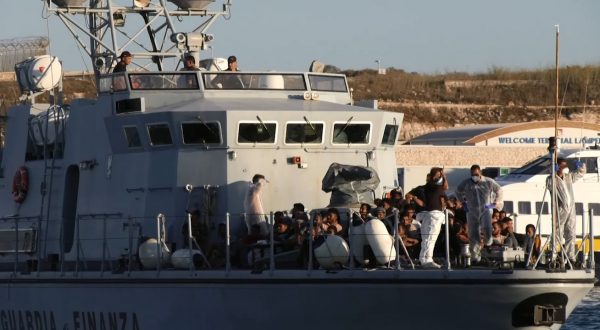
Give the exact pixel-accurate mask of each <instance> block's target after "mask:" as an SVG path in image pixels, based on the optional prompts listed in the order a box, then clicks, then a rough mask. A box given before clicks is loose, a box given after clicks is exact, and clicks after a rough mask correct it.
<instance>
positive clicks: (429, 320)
mask: <svg viewBox="0 0 600 330" xmlns="http://www.w3.org/2000/svg"><path fill="white" fill-rule="evenodd" d="M170 2H172V3H173V4H167V3H166V2H165V1H164V0H158V1H156V0H155V1H153V2H150V1H147V0H146V1H143V0H135V1H133V3H131V2H130V1H125V0H123V1H116V0H91V1H89V2H86V1H84V0H52V1H51V2H50V1H44V2H43V5H44V7H45V11H46V12H47V13H48V14H49V15H46V16H51V17H58V19H60V20H61V21H62V22H64V23H65V25H66V26H67V28H68V30H69V31H70V32H71V33H73V34H74V35H75V36H76V38H75V40H76V41H77V42H78V43H80V44H81V46H82V48H83V49H84V50H85V51H87V52H88V54H89V55H90V58H91V60H92V63H93V64H94V66H95V70H96V73H97V88H98V95H97V98H96V99H93V100H87V99H81V100H73V101H72V102H70V104H64V103H63V102H61V98H60V88H58V89H56V88H55V86H57V85H58V86H60V79H59V78H60V76H61V75H60V67H59V65H58V61H57V59H56V58H54V57H51V56H49V57H42V58H33V59H30V60H28V61H26V62H25V63H21V64H20V65H19V66H18V67H17V76H18V77H19V83H20V86H21V89H22V91H23V92H24V96H23V98H22V99H23V102H22V103H21V104H20V105H18V106H16V107H14V108H12V109H10V111H9V113H8V119H7V132H6V141H5V145H4V150H3V158H2V163H1V168H2V173H3V175H2V178H1V187H0V196H4V197H3V198H0V209H2V210H3V211H4V213H5V214H4V215H3V217H2V218H1V220H2V221H0V236H1V239H0V248H1V252H2V253H1V255H0V265H1V266H2V272H1V273H0V281H1V282H2V283H3V284H4V290H2V291H1V293H0V326H1V327H2V329H240V328H242V327H243V328H244V329H271V328H279V327H281V326H282V325H283V326H285V327H286V328H287V329H306V328H310V329H331V328H336V329H362V328H364V327H369V328H374V329H397V328H400V327H418V328H421V329H439V328H444V329H463V328H465V326H467V327H469V328H473V329H484V328H485V329H508V328H514V327H519V328H524V329H537V328H540V329H541V328H543V329H547V328H552V329H558V328H559V327H560V325H561V324H562V323H564V322H565V320H566V319H567V317H568V316H569V314H570V313H571V312H572V311H573V309H574V308H575V307H576V306H577V304H578V303H579V302H580V301H581V300H582V299H583V297H584V296H585V295H586V294H587V292H589V290H590V289H591V288H592V286H593V284H594V274H593V261H592V260H590V263H589V264H588V265H587V266H586V267H585V268H584V269H577V270H574V269H568V268H567V269H564V268H559V269H556V270H554V269H539V268H538V269H537V270H530V269H524V268H513V267H508V268H507V267H504V268H497V267H496V268H484V267H480V268H472V269H453V268H452V266H451V264H450V263H446V265H445V267H444V268H442V269H440V270H424V269H419V268H418V267H414V266H413V265H410V264H403V263H401V262H400V259H399V255H400V253H393V254H392V253H391V252H390V255H389V256H387V259H386V260H387V261H388V262H387V264H386V265H381V266H380V267H378V268H366V267H364V266H357V264H356V263H355V260H354V258H353V256H352V255H351V251H353V250H354V249H348V248H347V247H348V246H352V241H350V242H345V241H344V242H339V241H338V243H340V244H339V245H338V246H337V247H336V249H337V250H338V251H342V252H343V251H346V252H345V253H350V255H348V254H346V255H344V256H342V257H344V258H343V260H344V262H339V261H338V262H337V264H336V267H325V268H326V269H321V268H316V267H313V266H314V265H315V263H314V260H312V259H313V255H312V254H311V253H309V256H308V258H309V260H308V266H307V267H280V263H279V260H280V258H281V255H282V254H281V253H279V252H278V251H277V246H275V243H274V240H273V239H270V240H268V241H267V242H266V243H265V242H263V243H261V242H258V243H256V244H255V245H253V246H252V248H253V249H258V250H259V252H260V253H264V254H265V255H266V257H265V258H264V260H262V261H263V262H262V263H258V264H255V265H253V267H252V268H250V269H249V268H245V267H242V266H235V265H232V263H231V261H230V259H231V258H230V255H231V253H232V250H233V247H232V245H234V240H232V239H231V237H232V236H233V235H234V234H237V233H238V228H240V227H241V224H242V222H243V221H242V220H241V217H242V213H243V211H244V209H243V206H242V201H243V198H244V194H245V193H246V190H247V189H248V181H249V180H250V178H251V177H252V176H253V175H254V174H256V173H260V174H263V175H265V176H266V178H267V179H269V180H270V183H269V184H268V185H267V187H266V188H265V189H264V191H263V194H262V199H263V202H264V208H265V210H268V212H269V211H270V210H281V209H286V208H288V207H290V206H291V205H292V203H295V202H298V201H301V202H303V203H304V204H305V205H306V206H307V207H308V208H310V209H316V208H320V207H323V206H326V205H328V204H329V201H330V198H329V195H328V194H327V193H325V192H323V191H322V190H321V178H323V176H324V175H325V173H326V172H327V170H328V169H329V168H330V165H331V164H332V163H339V164H346V165H350V166H360V167H361V168H366V169H369V170H370V171H372V173H377V174H378V175H377V176H378V178H379V184H378V185H377V187H376V188H375V189H374V194H377V195H380V194H382V193H383V192H384V191H385V190H389V189H391V188H392V187H394V186H396V185H397V182H396V181H395V154H394V145H395V144H396V140H397V137H398V133H399V127H400V125H401V123H402V119H403V116H402V114H401V113H392V112H385V111H379V110H376V109H373V108H362V107H357V106H353V105H352V97H351V93H350V90H349V88H348V84H347V81H346V78H345V77H344V76H343V75H334V74H325V73H320V72H318V71H319V70H313V71H314V72H313V71H311V72H301V73H294V72H290V73H288V72H285V73H284V72H236V73H232V72H221V71H219V70H218V61H213V62H215V63H216V64H215V65H214V66H213V67H212V68H211V70H210V71H168V69H167V68H169V65H172V66H171V68H173V69H175V68H176V66H175V64H174V63H177V60H179V59H181V58H182V57H183V56H184V54H186V53H192V54H196V55H197V56H196V58H199V56H198V54H199V52H201V51H203V50H206V49H207V47H208V43H209V42H210V40H211V39H212V36H211V35H209V34H207V33H206V32H207V29H208V28H209V27H210V25H211V24H213V23H214V22H215V21H216V20H217V19H218V18H219V17H229V16H230V7H231V5H232V4H231V2H230V1H228V2H225V3H224V4H223V6H222V7H219V8H217V9H218V10H213V7H215V6H216V4H213V2H214V1H213V0H170ZM135 17H138V18H139V21H138V23H137V25H136V24H135V21H134V20H133V19H134V18H135ZM126 18H127V20H126ZM186 20H198V21H200V23H198V25H197V26H196V27H195V28H192V29H190V30H188V31H192V32H187V33H184V32H178V29H177V24H179V23H180V21H186ZM127 24H130V25H133V26H130V27H129V30H127V28H128V26H129V25H127ZM184 26H187V27H188V28H189V26H190V25H184ZM79 34H81V35H79ZM86 39H89V40H90V44H89V45H86V44H84V43H83V40H86ZM138 46H139V48H138V49H137V50H136V49H134V48H135V47H138ZM126 48H127V49H128V51H130V52H132V53H133V54H134V59H135V63H134V64H133V65H137V68H139V69H143V68H146V66H145V64H144V61H145V60H147V62H151V63H153V64H154V65H155V67H156V68H157V70H156V71H147V70H133V69H132V68H131V67H130V68H129V72H124V73H115V74H111V73H110V71H111V67H112V66H113V65H114V63H115V61H116V58H117V56H118V55H119V54H120V53H121V52H122V51H123V50H125V49H126ZM146 64H147V63H146ZM317 67H318V66H314V68H315V69H316V68H317ZM232 80H233V83H231V84H229V82H231V81H232ZM47 90H53V91H55V92H54V94H53V95H52V98H51V99H52V100H53V102H52V103H51V104H41V103H35V102H34V100H35V96H36V95H37V94H38V93H42V92H44V91H47ZM349 186H351V187H352V186H353V183H352V182H350V183H349ZM351 212H353V211H352V210H351V209H350V208H341V213H342V214H347V216H346V219H345V225H346V226H347V225H348V217H349V216H350V214H351ZM191 213H194V215H193V216H194V217H197V219H198V221H200V223H203V224H205V225H206V226H205V229H206V228H208V229H211V228H212V230H211V232H210V234H211V235H212V236H213V238H214V237H215V236H217V234H216V233H215V231H216V229H214V228H213V226H217V225H218V228H219V229H220V230H222V232H219V234H223V232H224V234H225V235H224V245H225V262H224V265H222V266H221V265H216V264H215V265H214V266H213V265H210V263H209V262H207V260H205V259H204V258H206V253H205V252H206V251H203V249H202V247H198V245H197V244H195V243H194V237H192V236H191V235H189V234H188V236H187V237H183V236H184V235H182V228H185V227H187V228H189V227H191V222H192V220H191V219H192V218H193V216H192V214H191ZM269 213H270V212H269ZM269 218H270V219H272V218H273V217H272V216H271V215H270V214H269ZM396 221H397V220H396ZM271 223H272V221H271ZM309 223H313V222H312V221H309ZM343 223H344V222H343ZM309 226H310V225H309ZM271 228H272V226H271ZM191 232H192V230H191V229H188V233H191ZM592 232H593V229H592ZM272 235H273V230H271V231H270V236H271V237H272ZM446 235H448V234H447V232H446ZM220 237H221V238H223V236H220ZM350 237H352V235H350ZM393 238H394V252H395V251H401V250H400V242H401V240H399V239H398V237H397V235H396V234H395V235H394V237H393ZM328 241H329V237H326V238H325V243H321V244H327V242H328ZM446 241H447V240H446ZM185 242H187V243H188V245H187V247H184V244H185ZM308 244H309V251H311V250H312V249H313V247H316V246H313V245H316V244H318V243H317V241H316V240H315V241H313V240H312V239H309V240H308ZM325 246H326V247H328V246H329V245H325ZM340 246H341V248H339V247H340ZM180 251H181V252H180ZM448 251H449V249H448V248H446V253H448ZM171 252H173V257H171V256H170V253H171ZM178 252H180V253H179V254H178ZM326 252H327V251H325V253H324V258H327V257H328V256H327V253H326ZM315 254H316V253H315ZM392 255H393V256H394V257H393V258H392V257H391V256H392ZM175 256H178V257H177V258H176V257H175ZM195 256H198V258H196V257H195ZM316 257H317V258H318V256H316ZM322 257H323V255H322ZM329 257H336V258H338V257H340V255H331V253H330V255H329ZM379 257H381V256H378V259H379ZM382 257H384V258H386V256H382ZM197 259H200V260H199V262H197V261H198V260H197ZM446 259H447V260H449V258H446ZM324 260H325V259H321V260H320V261H321V265H322V266H323V265H325V264H327V263H326V262H324ZM466 311H469V313H472V312H476V313H477V315H479V316H478V317H471V318H469V319H468V320H465V319H464V317H463V315H464V313H465V312H466Z"/></svg>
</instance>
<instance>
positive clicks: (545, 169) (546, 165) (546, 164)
mask: <svg viewBox="0 0 600 330" xmlns="http://www.w3.org/2000/svg"><path fill="white" fill-rule="evenodd" d="M551 164H552V160H551V159H550V158H547V157H544V158H538V159H536V160H534V161H532V162H530V163H529V164H526V165H525V166H523V167H521V168H519V169H516V170H514V171H512V172H511V174H525V175H536V174H546V175H548V174H550V170H551V168H550V165H551Z"/></svg>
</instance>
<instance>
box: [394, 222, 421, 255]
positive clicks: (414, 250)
mask: <svg viewBox="0 0 600 330" xmlns="http://www.w3.org/2000/svg"><path fill="white" fill-rule="evenodd" d="M398 237H400V239H401V240H402V243H404V246H405V247H406V250H407V251H408V256H407V257H409V258H411V259H416V258H417V257H418V256H419V252H420V251H421V242H420V241H419V240H418V239H416V238H413V237H410V236H409V235H407V232H406V227H405V226H404V225H400V226H398ZM400 251H401V253H400V254H404V251H403V249H402V248H400Z"/></svg>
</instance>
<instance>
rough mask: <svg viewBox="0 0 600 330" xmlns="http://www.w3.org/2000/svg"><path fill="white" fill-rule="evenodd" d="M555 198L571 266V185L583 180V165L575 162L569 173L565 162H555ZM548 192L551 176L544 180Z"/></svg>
mask: <svg viewBox="0 0 600 330" xmlns="http://www.w3.org/2000/svg"><path fill="white" fill-rule="evenodd" d="M556 165H557V170H556V197H557V202H558V207H557V210H558V226H559V229H560V233H561V234H562V236H563V238H564V240H565V244H564V251H565V252H566V254H567V257H568V258H569V260H570V261H571V264H572V265H573V264H574V263H575V261H576V260H575V259H576V258H575V257H576V256H577V249H576V247H575V198H574V197H575V195H573V183H575V182H577V181H579V180H580V179H581V178H583V175H584V174H585V173H586V167H585V163H581V162H579V161H578V162H577V163H576V166H577V169H576V170H575V172H573V173H569V166H568V164H567V160H566V159H563V158H558V159H557V160H556ZM546 186H547V187H548V191H550V194H552V175H550V176H548V178H547V179H546Z"/></svg>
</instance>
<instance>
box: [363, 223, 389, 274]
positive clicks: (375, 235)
mask: <svg viewBox="0 0 600 330" xmlns="http://www.w3.org/2000/svg"><path fill="white" fill-rule="evenodd" d="M365 235H366V236H367V241H368V242H369V245H370V246H371V249H372V250H373V254H375V258H376V259H377V262H378V263H379V264H387V263H388V262H390V261H392V260H394V259H396V248H395V247H394V239H393V238H392V236H390V234H389V233H388V231H387V229H386V228H385V225H384V224H383V222H382V221H381V220H378V219H373V220H371V221H369V222H367V223H366V224H365Z"/></svg>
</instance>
